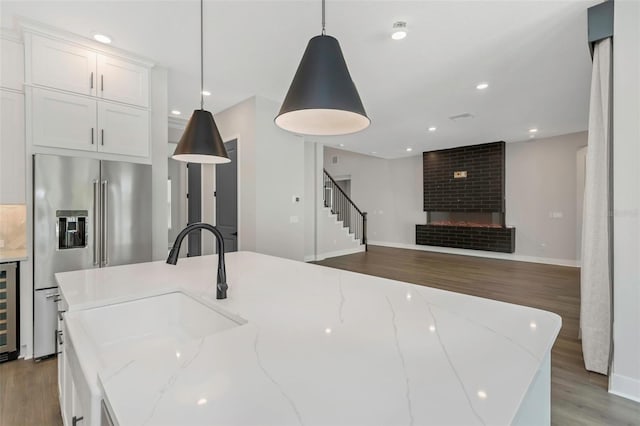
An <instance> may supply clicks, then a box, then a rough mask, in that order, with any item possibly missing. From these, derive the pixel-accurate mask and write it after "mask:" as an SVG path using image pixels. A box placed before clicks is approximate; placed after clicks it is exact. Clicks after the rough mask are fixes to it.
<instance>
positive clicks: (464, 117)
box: [449, 112, 473, 121]
mask: <svg viewBox="0 0 640 426" xmlns="http://www.w3.org/2000/svg"><path fill="white" fill-rule="evenodd" d="M469 118H473V114H470V113H468V112H465V113H462V114H458V115H452V116H451V117H449V120H452V121H460V120H467V119H469Z"/></svg>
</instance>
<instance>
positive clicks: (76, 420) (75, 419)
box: [71, 416, 84, 426]
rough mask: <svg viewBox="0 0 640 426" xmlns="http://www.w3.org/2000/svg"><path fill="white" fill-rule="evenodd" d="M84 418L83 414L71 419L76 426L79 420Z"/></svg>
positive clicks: (73, 425)
mask: <svg viewBox="0 0 640 426" xmlns="http://www.w3.org/2000/svg"><path fill="white" fill-rule="evenodd" d="M82 419H84V417H82V416H80V417H76V416H73V418H72V419H71V425H72V426H76V425H77V424H78V422H79V421H81V420H82Z"/></svg>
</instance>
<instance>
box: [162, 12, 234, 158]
mask: <svg viewBox="0 0 640 426" xmlns="http://www.w3.org/2000/svg"><path fill="white" fill-rule="evenodd" d="M172 158H173V159H175V160H180V161H187V162H189V163H205V164H222V163H229V162H230V161H231V159H230V158H229V155H227V150H226V149H225V147H224V142H223V141H222V138H221V137H220V132H219V131H218V126H216V122H215V121H214V120H213V115H212V114H211V113H210V112H209V111H206V110H205V109H204V0H200V109H196V110H194V111H193V114H192V115H191V118H190V119H189V122H188V123H187V127H186V128H185V129H184V133H183V134H182V137H181V138H180V142H178V146H177V147H176V150H175V151H174V152H173V156H172Z"/></svg>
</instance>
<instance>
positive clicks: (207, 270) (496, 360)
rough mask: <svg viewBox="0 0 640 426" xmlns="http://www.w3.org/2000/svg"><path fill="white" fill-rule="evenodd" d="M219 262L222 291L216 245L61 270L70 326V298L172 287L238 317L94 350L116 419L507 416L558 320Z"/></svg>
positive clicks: (404, 289) (468, 299) (75, 303)
mask: <svg viewBox="0 0 640 426" xmlns="http://www.w3.org/2000/svg"><path fill="white" fill-rule="evenodd" d="M226 263H227V277H228V278H227V281H228V283H229V291H228V299H225V300H215V284H214V283H215V272H216V265H217V256H203V257H192V258H186V259H180V260H179V262H178V265H177V266H172V265H167V264H165V263H164V262H162V261H160V262H152V263H144V264H137V265H127V266H119V267H111V268H103V269H91V270H84V271H75V272H66V273H60V274H57V275H56V278H57V280H58V283H59V285H60V290H61V294H62V296H63V298H64V300H65V301H66V303H67V304H68V310H69V314H71V315H69V314H67V317H68V320H67V325H68V326H70V328H71V329H73V328H74V324H73V311H77V310H82V309H87V308H92V307H97V306H102V305H107V304H113V303H119V302H123V301H127V300H131V299H136V298H141V297H149V296H152V295H158V294H164V293H168V292H174V291H183V292H185V293H187V294H189V295H191V296H193V297H196V298H201V299H203V300H205V301H206V302H207V303H210V304H213V305H215V306H219V307H220V309H221V310H224V311H226V312H229V313H231V314H233V315H236V316H238V317H241V318H243V319H244V320H246V322H247V323H246V324H244V325H241V326H238V327H235V328H232V329H229V330H225V331H222V332H219V333H216V334H213V335H210V336H207V337H205V338H202V339H198V340H194V341H192V342H188V343H186V344H184V345H183V346H182V347H180V348H175V349H172V350H170V351H158V350H154V349H153V348H149V350H148V353H144V354H141V353H140V352H139V351H138V352H137V353H135V354H133V353H132V354H131V359H117V360H116V359H113V360H109V359H106V360H102V361H101V363H100V366H99V368H98V370H99V371H98V373H99V383H100V387H101V389H102V390H103V393H104V396H105V397H106V399H107V400H108V405H109V406H110V408H111V410H112V412H113V414H114V415H115V417H116V421H117V422H118V423H119V424H120V425H144V424H149V425H187V424H189V425H205V424H207V425H212V424H224V425H232V424H234V425H235V424H238V425H240V424H243V425H267V424H269V425H288V424H306V425H338V424H343V425H369V424H384V425H397V424H407V425H410V424H413V425H424V424H433V425H443V424H464V425H474V424H484V425H502V424H509V423H511V422H512V421H513V420H514V417H515V416H516V413H517V412H518V409H519V407H520V405H521V403H522V401H523V398H524V397H525V395H526V394H527V391H528V389H529V387H530V385H531V383H532V381H533V380H534V378H535V377H536V373H537V372H538V370H539V369H540V368H541V366H542V364H543V361H544V360H545V358H546V357H547V355H548V354H549V352H550V350H551V347H552V345H553V343H554V341H555V339H556V337H557V335H558V332H559V330H560V326H561V320H560V317H559V316H557V315H555V314H552V313H549V312H545V311H541V310H537V309H532V308H527V307H522V306H517V305H512V304H507V303H502V302H497V301H493V300H489V299H482V298H477V297H472V296H467V295H462V294H458V293H452V292H447V291H443V290H437V289H433V288H429V287H423V286H417V285H412V284H407V283H402V282H399V281H393V280H388V279H383V278H377V277H372V276H368V275H362V274H356V273H352V272H347V271H341V270H337V269H331V268H326V267H321V266H317V265H312V264H306V263H302V262H296V261H291V260H286V259H281V258H276V257H271V256H266V255H261V254H256V253H252V252H237V253H230V254H227V255H226ZM128 320H130V321H135V318H130V319H128ZM71 338H72V339H73V338H74V336H73V334H72V335H71ZM74 344H75V345H76V346H78V345H82V343H81V341H80V339H75V341H74ZM79 353H86V352H83V350H82V348H80V351H79ZM178 353H179V355H178V356H177V354H178Z"/></svg>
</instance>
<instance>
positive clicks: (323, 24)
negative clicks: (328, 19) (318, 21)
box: [322, 0, 326, 35]
mask: <svg viewBox="0 0 640 426" xmlns="http://www.w3.org/2000/svg"><path fill="white" fill-rule="evenodd" d="M324 15H325V12H324V0H322V35H325V33H326V32H325V29H324V27H325V19H324Z"/></svg>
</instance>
